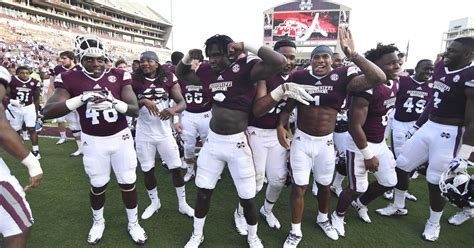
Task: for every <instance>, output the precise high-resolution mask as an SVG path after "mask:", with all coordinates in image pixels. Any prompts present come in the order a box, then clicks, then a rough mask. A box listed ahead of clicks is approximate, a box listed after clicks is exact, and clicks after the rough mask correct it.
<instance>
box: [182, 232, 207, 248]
mask: <svg viewBox="0 0 474 248" xmlns="http://www.w3.org/2000/svg"><path fill="white" fill-rule="evenodd" d="M202 242H204V235H202V234H200V235H197V234H194V233H193V235H191V238H190V239H189V240H188V243H186V245H185V246H184V248H198V247H199V245H200V244H202Z"/></svg>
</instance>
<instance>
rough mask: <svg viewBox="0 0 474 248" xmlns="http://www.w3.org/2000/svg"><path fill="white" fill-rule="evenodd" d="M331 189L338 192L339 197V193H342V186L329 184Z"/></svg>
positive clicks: (335, 192)
mask: <svg viewBox="0 0 474 248" xmlns="http://www.w3.org/2000/svg"><path fill="white" fill-rule="evenodd" d="M329 190H331V192H332V193H334V194H336V196H337V197H339V195H340V194H341V192H342V187H337V186H332V185H331V186H329Z"/></svg>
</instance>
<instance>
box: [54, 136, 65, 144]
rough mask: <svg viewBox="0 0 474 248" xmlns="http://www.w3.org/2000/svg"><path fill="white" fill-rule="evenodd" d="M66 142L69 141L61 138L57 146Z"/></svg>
mask: <svg viewBox="0 0 474 248" xmlns="http://www.w3.org/2000/svg"><path fill="white" fill-rule="evenodd" d="M66 141H67V140H66V138H63V137H61V138H59V140H58V142H56V145H61V144H63V143H64V142H66Z"/></svg>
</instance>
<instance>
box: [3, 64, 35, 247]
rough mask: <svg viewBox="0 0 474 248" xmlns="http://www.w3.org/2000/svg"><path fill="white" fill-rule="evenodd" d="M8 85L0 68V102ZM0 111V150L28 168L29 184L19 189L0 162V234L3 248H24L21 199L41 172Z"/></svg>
mask: <svg viewBox="0 0 474 248" xmlns="http://www.w3.org/2000/svg"><path fill="white" fill-rule="evenodd" d="M10 81H11V76H10V74H9V73H8V71H7V69H5V68H4V67H1V66H0V101H2V100H3V98H4V97H5V94H6V89H7V87H8V84H9V83H10ZM4 111H5V109H4V108H3V105H1V104H0V113H1V114H0V129H1V130H2V131H1V132H0V146H1V147H2V148H3V149H5V151H6V152H8V153H9V154H11V155H12V156H13V157H15V158H16V159H18V160H20V161H21V163H22V164H24V165H25V166H26V167H27V168H28V173H29V175H30V184H29V185H27V186H26V187H25V188H24V189H23V187H21V185H20V183H19V182H18V180H17V179H16V178H15V177H14V176H13V175H11V173H10V170H9V169H8V166H7V165H6V164H5V162H4V161H3V159H2V158H0V233H1V234H2V236H3V246H4V247H6V248H16V247H26V239H27V237H28V234H29V231H30V228H31V226H32V225H33V217H32V214H31V209H30V205H29V204H28V202H27V201H26V199H25V191H27V190H28V189H29V188H31V187H32V188H35V187H38V186H39V185H40V183H41V181H42V179H43V171H42V169H41V165H40V163H39V161H38V159H37V158H36V157H35V156H34V155H33V154H32V153H30V152H29V151H28V150H27V149H26V148H25V147H24V146H23V145H22V144H21V141H20V138H19V136H18V135H17V134H16V133H15V130H13V129H12V128H11V126H10V125H9V123H8V121H7V120H6V118H5V115H4V114H3V113H4Z"/></svg>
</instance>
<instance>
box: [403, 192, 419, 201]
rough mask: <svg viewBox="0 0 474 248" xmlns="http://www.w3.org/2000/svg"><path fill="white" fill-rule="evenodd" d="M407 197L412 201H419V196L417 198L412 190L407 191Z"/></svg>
mask: <svg viewBox="0 0 474 248" xmlns="http://www.w3.org/2000/svg"><path fill="white" fill-rule="evenodd" d="M405 198H407V200H410V201H417V200H418V198H416V196H415V195H413V194H411V193H410V192H408V191H407V192H405Z"/></svg>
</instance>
